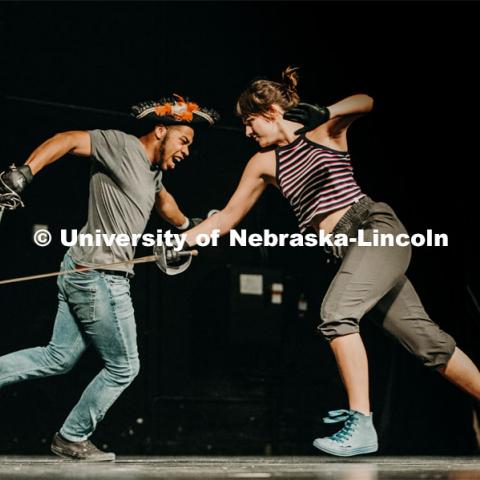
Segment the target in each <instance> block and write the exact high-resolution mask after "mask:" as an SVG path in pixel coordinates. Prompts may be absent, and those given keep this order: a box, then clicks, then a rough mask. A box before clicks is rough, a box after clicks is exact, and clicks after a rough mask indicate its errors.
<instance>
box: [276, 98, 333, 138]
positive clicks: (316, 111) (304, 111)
mask: <svg viewBox="0 0 480 480" xmlns="http://www.w3.org/2000/svg"><path fill="white" fill-rule="evenodd" d="M283 118H284V119H285V120H289V121H291V122H296V123H301V124H302V125H303V128H299V129H298V130H296V131H295V135H300V134H302V133H305V132H309V131H310V130H314V129H315V128H317V127H318V126H319V125H322V123H325V122H327V121H328V120H329V119H330V112H329V110H328V108H326V107H320V106H319V105H312V104H310V103H299V104H298V105H297V106H296V107H293V108H291V109H290V110H288V111H286V112H285V113H284V114H283Z"/></svg>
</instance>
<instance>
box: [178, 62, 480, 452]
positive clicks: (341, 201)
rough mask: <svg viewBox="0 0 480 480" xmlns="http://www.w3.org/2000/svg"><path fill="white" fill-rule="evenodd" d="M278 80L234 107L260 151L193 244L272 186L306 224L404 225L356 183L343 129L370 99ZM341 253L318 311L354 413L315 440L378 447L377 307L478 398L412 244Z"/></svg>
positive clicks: (191, 238)
mask: <svg viewBox="0 0 480 480" xmlns="http://www.w3.org/2000/svg"><path fill="white" fill-rule="evenodd" d="M282 76H283V81H282V82H281V83H278V82H273V81H268V80H256V81H254V82H253V83H252V84H251V85H250V86H249V87H248V88H247V89H246V90H245V91H244V92H243V93H242V94H241V95H240V98H239V100H238V103H237V113H238V115H239V116H240V117H241V118H242V120H243V123H244V125H245V133H246V135H247V136H248V137H251V138H253V139H254V140H255V141H256V142H257V143H258V145H259V146H260V147H261V150H260V151H259V152H258V153H256V154H255V155H254V156H253V157H252V158H251V159H250V161H249V162H248V164H247V166H246V167H245V170H244V172H243V175H242V178H241V180H240V184H239V185H238V188H237V190H236V191H235V193H234V194H233V196H232V197H231V199H230V201H229V202H228V204H227V205H226V207H225V208H224V209H223V210H221V211H220V212H219V213H217V214H216V215H213V216H212V217H210V218H209V219H207V220H206V221H204V222H203V223H201V224H200V225H198V226H196V227H195V228H193V229H191V230H189V231H188V232H186V234H187V243H188V245H189V246H193V245H195V239H196V236H197V235H198V234H202V233H207V234H208V233H211V232H212V231H213V230H214V229H218V230H220V234H221V235H223V234H226V233H228V232H229V231H230V229H232V228H234V227H235V226H236V225H237V224H238V223H239V222H240V221H241V220H242V219H243V217H245V215H246V214H247V213H248V211H249V210H250V209H251V208H252V206H253V205H254V204H255V202H256V201H257V200H258V198H259V197H260V195H261V194H262V192H263V191H264V189H265V188H266V187H267V185H269V184H270V185H273V186H275V187H276V188H278V189H279V190H280V192H281V193H282V194H283V195H284V196H285V197H286V198H287V199H288V200H289V202H290V204H291V206H292V207H293V209H294V212H295V214H296V216H297V218H298V222H299V227H300V230H301V231H302V232H303V231H305V230H306V229H307V228H308V227H310V226H311V227H313V228H314V229H315V230H316V231H317V232H319V231H320V230H323V231H324V232H325V233H333V234H340V233H343V234H347V235H348V236H349V237H350V238H352V237H354V236H355V234H356V233H357V231H358V229H359V228H362V229H363V230H364V238H365V239H366V240H369V239H372V233H373V230H377V231H378V233H380V234H381V233H390V234H392V233H393V234H404V233H405V228H404V227H403V225H402V224H401V223H400V221H399V220H398V218H397V216H396V215H395V213H394V211H393V210H392V209H391V208H390V207H389V206H388V205H387V204H385V203H378V202H374V201H373V200H371V199H370V198H369V197H368V196H366V195H365V194H364V193H363V192H362V190H361V188H360V187H359V186H358V185H357V183H356V181H355V179H354V177H353V173H352V166H351V162H350V157H349V154H348V146H347V129H348V127H349V125H350V124H351V123H352V122H353V120H355V119H356V118H358V117H359V116H361V115H364V114H366V113H367V112H369V111H370V110H371V109H372V106H373V100H372V99H371V98H370V97H369V96H368V95H362V94H359V95H353V96H351V97H348V98H346V99H344V100H342V101H340V102H338V103H335V104H334V105H331V106H329V107H328V108H322V107H318V106H315V105H309V104H305V103H299V101H300V99H299V96H298V94H297V91H296V86H297V74H296V71H295V69H292V68H288V69H287V70H286V71H285V72H283V75H282ZM329 253H330V254H331V255H334V256H335V257H337V258H339V259H341V264H340V267H339V270H338V273H337V274H336V276H335V277H334V279H333V281H332V283H331V285H330V287H329V289H328V291H327V293H326V295H325V297H324V299H323V302H322V308H321V324H320V326H319V330H320V332H321V333H322V334H323V336H324V337H325V338H326V339H327V340H328V341H329V343H330V346H331V348H332V351H333V353H334V355H335V359H336V361H337V364H338V368H339V370H340V375H341V378H342V381H343V383H344V385H345V388H346V390H347V394H348V401H349V409H348V410H336V411H332V412H329V417H328V418H326V419H325V421H326V422H327V423H334V422H341V421H344V422H345V423H344V426H343V428H341V429H340V430H339V431H338V432H337V433H335V434H334V435H332V436H331V437H326V438H317V439H316V440H315V441H314V446H315V447H317V448H319V449H320V450H323V451H324V452H328V453H331V454H334V455H341V456H350V455H358V454H363V453H370V452H375V451H376V450H377V449H378V440H377V434H376V431H375V428H374V425H373V422H372V414H371V412H370V403H369V394H368V391H369V387H368V362H367V356H366V352H365V348H364V345H363V342H362V339H361V337H360V334H359V321H360V319H361V318H362V316H363V315H364V314H365V313H366V312H368V311H369V310H370V309H371V308H372V307H374V306H376V308H378V309H380V311H381V312H382V314H383V323H382V326H383V328H384V329H385V330H386V331H387V332H389V333H390V334H392V335H393V336H395V337H396V338H397V339H398V340H399V342H400V343H401V344H402V345H404V346H405V347H406V348H407V350H409V351H410V352H411V353H413V354H414V355H416V356H417V357H418V358H419V359H420V360H421V361H422V362H423V363H424V364H425V365H426V366H427V367H429V368H432V369H436V370H437V371H438V372H440V373H441V374H442V375H443V376H445V377H446V378H447V379H448V380H450V381H451V382H453V383H455V384H457V385H458V386H459V387H461V388H462V389H463V390H465V391H466V392H468V393H470V394H471V395H472V396H474V397H475V398H477V399H480V372H479V371H478V369H477V368H476V366H475V365H474V364H473V363H472V361H471V360H470V359H469V358H468V357H467V356H466V355H465V354H464V353H463V352H462V351H461V350H460V349H458V348H457V347H456V346H455V342H454V340H453V339H452V337H450V336H449V335H448V334H447V333H445V332H443V331H442V330H441V329H440V328H439V327H438V325H437V324H435V323H434V322H433V321H432V320H431V319H430V318H429V317H428V315H427V313H426V312H425V310H424V308H423V306H422V303H421V301H420V299H419V298H418V296H417V294H416V292H415V290H414V288H413V287H412V285H411V283H410V282H409V280H408V279H407V278H406V276H405V271H406V270H407V267H408V264H409V261H410V255H411V248H410V246H407V247H405V246H391V247H381V246H378V247H375V246H372V247H365V246H359V245H357V244H356V243H351V244H349V245H348V246H343V247H336V246H334V247H331V248H329Z"/></svg>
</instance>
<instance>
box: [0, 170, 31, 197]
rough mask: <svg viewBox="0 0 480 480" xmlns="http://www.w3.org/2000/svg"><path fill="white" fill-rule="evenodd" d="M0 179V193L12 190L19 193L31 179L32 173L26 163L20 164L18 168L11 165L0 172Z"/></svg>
mask: <svg viewBox="0 0 480 480" xmlns="http://www.w3.org/2000/svg"><path fill="white" fill-rule="evenodd" d="M0 180H1V181H0V193H7V192H10V193H11V191H12V190H13V191H14V192H15V193H17V194H20V193H22V192H23V190H24V189H25V187H26V186H27V185H28V184H29V183H30V182H31V181H32V180H33V175H32V171H31V170H30V167H29V166H28V165H22V166H20V167H18V168H17V167H16V166H15V165H11V166H10V167H8V169H7V170H5V171H4V172H2V173H0Z"/></svg>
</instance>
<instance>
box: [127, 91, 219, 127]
mask: <svg viewBox="0 0 480 480" xmlns="http://www.w3.org/2000/svg"><path fill="white" fill-rule="evenodd" d="M132 115H133V116H134V117H135V118H136V119H137V120H149V121H152V122H155V123H162V124H165V125H190V126H192V127H194V126H196V125H201V124H208V125H213V124H214V123H215V122H217V121H218V120H219V118H220V116H219V115H218V113H217V112H216V111H215V110H211V109H207V108H200V106H199V105H198V104H197V103H194V102H190V101H188V99H187V100H185V99H184V98H183V97H181V96H180V95H176V94H173V97H170V98H162V99H161V100H159V101H148V102H142V103H140V104H138V105H134V106H132Z"/></svg>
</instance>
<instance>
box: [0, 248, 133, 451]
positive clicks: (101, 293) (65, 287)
mask: <svg viewBox="0 0 480 480" xmlns="http://www.w3.org/2000/svg"><path fill="white" fill-rule="evenodd" d="M73 268H74V262H73V260H72V258H71V257H70V255H69V253H68V252H67V254H66V255H65V258H64V259H63V262H62V265H61V269H62V270H71V269H73ZM57 285H58V290H59V292H58V299H59V304H58V311H57V316H56V319H55V325H54V328H53V335H52V339H51V340H50V343H49V344H48V345H47V346H46V347H37V348H29V349H26V350H20V351H18V352H14V353H10V354H9V355H4V356H3V357H0V387H3V386H5V385H9V384H12V383H16V382H20V381H23V380H27V379H30V378H40V377H47V376H51V375H60V374H63V373H66V372H68V371H69V370H70V369H71V368H72V367H73V366H74V365H75V363H76V362H77V361H78V360H79V358H80V356H81V355H82V353H83V352H84V351H85V350H86V348H87V347H88V346H89V344H90V343H91V344H93V346H94V347H95V348H96V350H97V351H98V353H99V354H100V356H101V358H102V360H103V362H104V368H103V369H102V370H101V371H100V372H99V373H98V375H97V376H96V377H95V378H94V379H93V380H92V381H91V383H90V384H89V385H88V387H87V388H86V389H85V391H84V392H83V394H82V396H81V398H80V400H79V401H78V403H77V404H76V405H75V407H74V408H73V410H72V411H71V412H70V414H69V415H68V417H67V419H66V420H65V423H64V424H63V426H62V428H61V430H60V433H61V435H62V436H63V437H65V438H66V439H67V440H70V441H74V442H79V441H83V440H86V439H87V438H88V437H89V436H90V435H91V434H92V433H93V431H94V430H95V427H96V425H97V423H98V422H99V421H100V420H102V418H103V417H104V415H105V413H106V412H107V410H108V409H109V408H110V406H111V405H112V404H113V402H115V400H116V399H117V398H118V397H119V395H120V394H121V393H122V392H123V390H125V388H127V387H128V385H130V383H131V382H132V381H133V379H134V378H135V376H136V375H137V374H138V371H139V367H140V363H139V360H138V350H137V332H136V325H135V317H134V311H133V306H132V301H131V298H130V283H129V279H128V278H125V277H122V276H119V275H109V274H107V273H104V272H97V271H94V270H91V271H87V272H75V273H68V274H65V275H61V276H59V277H58V281H57Z"/></svg>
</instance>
